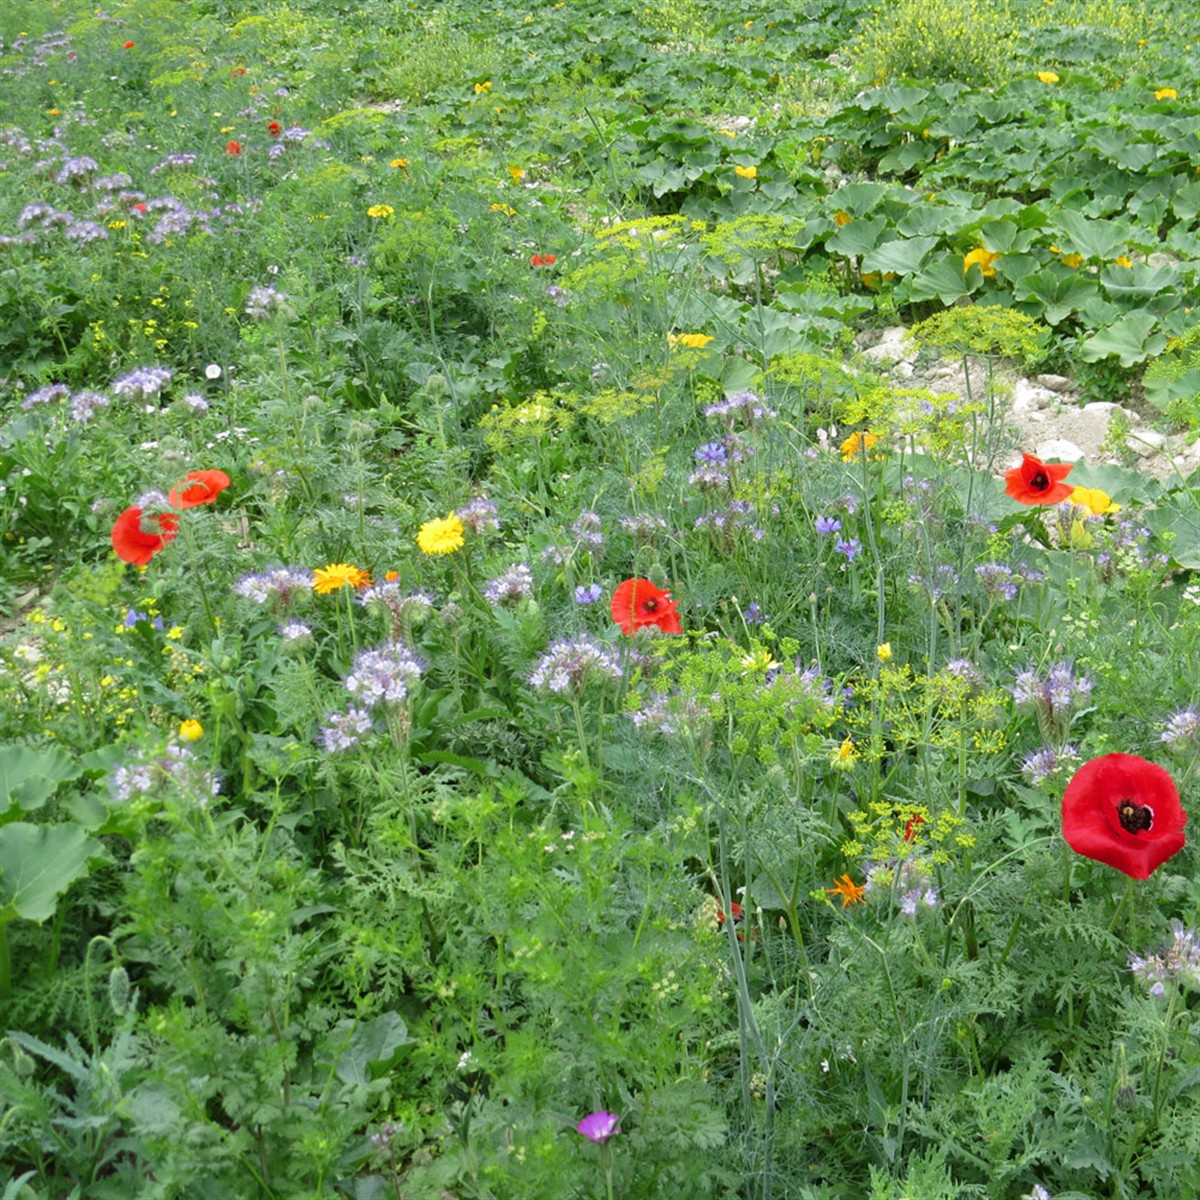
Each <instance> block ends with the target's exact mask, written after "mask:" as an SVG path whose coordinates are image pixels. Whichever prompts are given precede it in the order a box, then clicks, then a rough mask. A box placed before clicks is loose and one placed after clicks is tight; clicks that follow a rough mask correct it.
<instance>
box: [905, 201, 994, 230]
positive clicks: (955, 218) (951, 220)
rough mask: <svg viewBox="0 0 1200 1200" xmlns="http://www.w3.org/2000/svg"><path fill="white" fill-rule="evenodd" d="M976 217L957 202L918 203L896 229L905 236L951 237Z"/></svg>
mask: <svg viewBox="0 0 1200 1200" xmlns="http://www.w3.org/2000/svg"><path fill="white" fill-rule="evenodd" d="M977 219H978V214H976V213H974V212H972V211H971V210H970V209H969V208H960V207H959V206H958V205H957V204H920V205H917V206H916V207H915V208H912V209H910V210H909V211H908V213H907V214H906V215H905V216H904V217H902V218H901V219H900V221H899V222H898V223H897V225H896V229H897V231H898V232H899V233H902V234H904V236H905V237H927V236H928V235H929V234H941V235H943V236H945V237H952V236H953V235H954V234H956V233H958V232H960V231H961V230H963V229H965V228H966V227H967V226H968V225H970V224H971V223H972V222H973V221H975V220H977Z"/></svg>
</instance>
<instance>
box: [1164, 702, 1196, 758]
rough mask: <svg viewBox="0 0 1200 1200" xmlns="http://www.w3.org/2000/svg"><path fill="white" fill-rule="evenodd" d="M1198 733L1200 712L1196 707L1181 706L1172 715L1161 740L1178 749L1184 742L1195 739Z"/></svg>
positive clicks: (1173, 748)
mask: <svg viewBox="0 0 1200 1200" xmlns="http://www.w3.org/2000/svg"><path fill="white" fill-rule="evenodd" d="M1197 733H1200V713H1198V712H1196V710H1195V709H1194V708H1181V709H1180V710H1179V711H1178V712H1177V713H1173V714H1172V715H1171V719H1170V720H1169V721H1168V722H1167V727H1166V729H1164V730H1163V733H1162V739H1161V740H1162V741H1163V742H1165V743H1166V744H1167V745H1168V746H1170V747H1171V749H1172V750H1176V749H1179V748H1180V747H1181V746H1182V744H1183V743H1184V742H1189V741H1192V740H1194V739H1195V737H1196V734H1197Z"/></svg>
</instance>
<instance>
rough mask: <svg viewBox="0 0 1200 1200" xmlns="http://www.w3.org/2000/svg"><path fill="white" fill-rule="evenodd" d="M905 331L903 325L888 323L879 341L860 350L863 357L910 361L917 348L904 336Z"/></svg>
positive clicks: (915, 354) (886, 360) (879, 360)
mask: <svg viewBox="0 0 1200 1200" xmlns="http://www.w3.org/2000/svg"><path fill="white" fill-rule="evenodd" d="M906 333H907V330H906V329H905V328H904V326H903V325H889V326H888V328H887V329H885V330H884V331H883V334H882V336H881V337H880V339H879V341H878V342H877V343H876V344H875V345H874V346H871V347H870V348H869V349H867V350H864V351H863V352H862V354H863V357H864V358H869V359H871V360H873V361H875V362H912V360H913V359H914V358H916V357H917V348H916V346H915V345H914V344H913V343H912V342H911V341H909V340H908V339H907V338H906V337H905V336H904V335H905V334H906Z"/></svg>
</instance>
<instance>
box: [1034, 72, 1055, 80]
mask: <svg viewBox="0 0 1200 1200" xmlns="http://www.w3.org/2000/svg"><path fill="white" fill-rule="evenodd" d="M1037 77H1038V79H1039V80H1041V82H1042V83H1057V82H1058V76H1057V75H1056V74H1055V73H1054V72H1053V71H1039V72H1038V73H1037Z"/></svg>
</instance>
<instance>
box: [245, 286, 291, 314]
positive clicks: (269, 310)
mask: <svg viewBox="0 0 1200 1200" xmlns="http://www.w3.org/2000/svg"><path fill="white" fill-rule="evenodd" d="M289 299H290V297H288V296H285V295H284V294H283V293H282V292H279V291H276V290H275V288H273V287H272V286H271V285H270V284H269V283H268V284H265V285H261V286H257V287H252V288H251V289H250V294H249V295H248V296H247V297H246V316H248V317H253V318H254V319H255V320H256V321H265V320H266V319H267V318H268V317H269V316H271V315H272V314H273V313H277V312H286V311H287V306H288V300H289Z"/></svg>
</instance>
